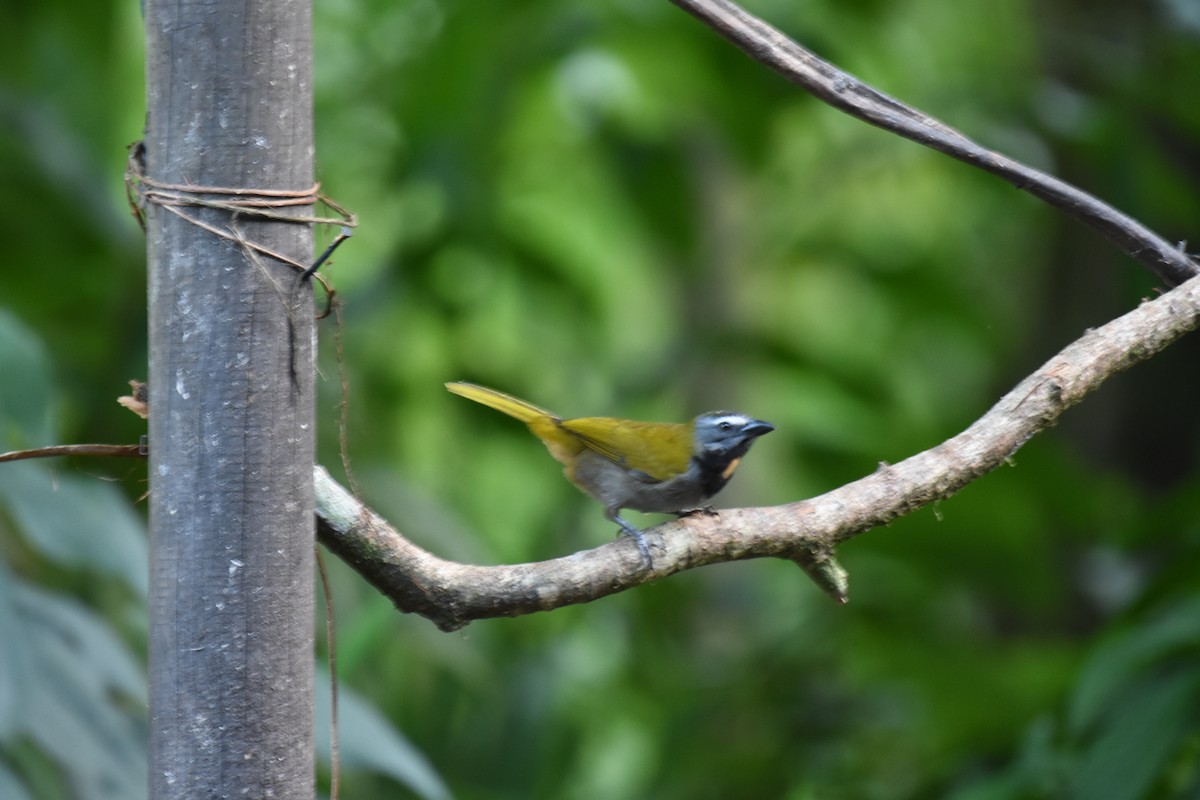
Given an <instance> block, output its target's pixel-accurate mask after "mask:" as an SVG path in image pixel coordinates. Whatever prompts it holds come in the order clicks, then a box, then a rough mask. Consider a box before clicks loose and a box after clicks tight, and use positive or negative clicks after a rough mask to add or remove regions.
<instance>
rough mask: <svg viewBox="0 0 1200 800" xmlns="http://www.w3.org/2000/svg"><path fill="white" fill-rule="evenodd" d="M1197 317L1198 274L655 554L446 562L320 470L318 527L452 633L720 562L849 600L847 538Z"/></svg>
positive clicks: (399, 597)
mask: <svg viewBox="0 0 1200 800" xmlns="http://www.w3.org/2000/svg"><path fill="white" fill-rule="evenodd" d="M1198 321H1200V278H1195V279H1193V280H1191V281H1188V282H1187V283H1185V284H1183V285H1182V286H1180V287H1179V288H1177V289H1174V290H1172V291H1170V292H1168V293H1166V294H1164V295H1162V296H1161V297H1159V298H1158V299H1156V300H1153V301H1148V302H1145V303H1143V304H1142V305H1141V306H1139V307H1138V308H1136V309H1134V310H1133V311H1130V312H1129V313H1128V314H1125V315H1124V316H1122V317H1118V318H1117V319H1115V320H1113V321H1112V322H1110V323H1108V324H1107V325H1105V326H1104V327H1102V328H1097V329H1095V330H1091V331H1088V332H1087V333H1086V334H1085V335H1084V336H1083V337H1082V338H1080V339H1079V340H1078V341H1076V342H1074V343H1073V344H1071V345H1070V346H1069V347H1067V348H1066V349H1064V350H1063V351H1062V352H1060V353H1059V354H1058V355H1056V356H1054V357H1053V358H1052V359H1050V360H1049V361H1047V362H1046V363H1045V364H1043V365H1042V367H1041V368H1040V369H1038V370H1037V371H1036V372H1035V373H1034V374H1032V375H1030V376H1029V377H1028V378H1026V379H1025V380H1024V381H1022V382H1021V383H1020V384H1018V385H1017V386H1016V388H1014V389H1013V390H1012V391H1011V392H1009V393H1008V394H1007V395H1005V396H1004V397H1003V398H1002V399H1001V400H1000V402H998V403H996V405H995V406H993V407H992V408H991V410H989V411H988V412H987V413H986V414H984V416H983V417H982V418H980V419H979V420H978V421H977V422H976V423H975V424H974V425H972V426H971V427H969V428H967V429H966V430H965V431H963V432H962V433H960V434H959V435H957V436H955V437H953V438H952V439H949V440H947V441H946V442H943V443H942V444H940V445H938V446H937V447H934V448H932V449H930V450H926V451H925V452H923V453H919V454H917V455H915V456H912V457H911V458H908V459H906V460H904V461H902V462H900V463H899V464H895V465H881V466H880V467H879V469H877V470H876V471H875V472H874V473H872V474H871V475H868V476H866V477H865V478H862V479H860V480H857V481H854V482H853V483H849V484H846V485H845V486H841V487H839V488H837V489H834V490H833V491H831V492H827V493H826V494H823V495H821V496H819V497H814V498H812V499H810V500H803V501H800V502H796V503H789V504H787V505H782V506H773V507H767V508H740V509H729V510H724V511H721V512H720V513H719V514H717V515H713V516H706V515H703V514H697V515H694V516H690V517H686V518H684V519H680V520H676V521H672V522H668V523H665V524H663V525H659V526H657V527H655V528H653V529H651V530H649V531H647V532H646V538H647V540H648V541H649V543H650V548H651V552H652V554H653V556H654V566H653V568H652V569H650V570H644V569H643V568H642V567H641V564H640V559H639V556H638V552H637V548H636V547H635V546H634V544H633V543H632V542H631V541H628V540H624V539H622V540H618V541H615V542H610V543H608V544H605V545H603V546H601V547H597V548H595V549H594V550H588V551H584V552H580V553H575V554H573V555H569V556H564V557H563V558H558V559H554V560H552V561H543V562H539V563H534V564H517V565H513V566H498V567H484V566H473V565H465V564H456V563H453V562H449V561H443V560H441V559H439V558H437V557H435V556H433V555H430V554H429V553H427V552H425V551H424V550H421V549H420V548H418V547H417V546H416V545H414V544H412V543H411V542H409V541H408V540H406V539H405V538H403V537H402V536H401V535H400V534H399V533H397V532H396V531H395V530H394V529H393V528H391V527H390V526H389V525H388V524H387V523H386V522H384V521H383V520H382V519H381V518H379V517H378V516H376V515H374V514H373V513H372V512H370V511H369V510H368V509H366V508H364V507H363V506H362V505H361V504H360V503H358V501H356V500H355V499H354V498H353V497H352V496H351V495H350V493H349V492H347V491H346V490H345V489H343V488H342V487H340V486H338V485H337V484H336V483H334V482H333V480H332V479H330V477H329V476H328V474H327V473H326V472H325V471H324V470H323V469H321V468H320V467H318V468H317V469H316V495H317V516H318V524H317V530H318V535H319V537H320V539H321V541H322V542H324V543H325V545H326V546H328V547H329V548H330V549H331V550H333V551H335V552H336V553H338V554H339V555H340V556H341V557H342V558H343V559H345V560H346V562H347V563H349V564H350V565H351V566H352V567H354V569H356V570H357V571H358V572H359V573H360V574H362V575H363V577H365V578H366V579H367V580H368V581H369V582H370V583H371V584H373V585H374V586H375V587H376V588H377V589H379V591H381V592H383V593H384V594H385V595H387V596H388V597H390V598H391V599H392V601H393V602H394V603H395V604H396V606H397V607H398V608H399V609H400V610H401V611H406V612H411V613H417V614H421V615H423V616H425V617H428V618H429V619H431V620H432V621H433V622H435V623H436V624H437V625H438V626H439V627H441V628H443V629H446V630H453V629H455V628H459V627H462V626H463V625H465V624H467V623H468V622H470V621H471V620H474V619H481V618H485V617H501V616H516V615H519V614H527V613H530V612H533V611H548V610H550V609H553V608H558V607H560V606H565V605H571V604H575V603H586V602H589V601H591V600H595V599H597V598H600V597H604V596H605V595H609V594H613V593H614V592H618V591H621V590H622V589H627V588H629V587H631V586H635V585H638V584H641V583H645V582H647V581H649V580H652V579H654V578H661V577H664V576H666V575H670V574H672V573H675V572H679V571H681V570H685V569H690V568H692V567H698V566H701V565H704V564H711V563H714V562H717V561H733V560H737V559H746V558H759V557H763V556H775V557H779V558H787V559H791V560H794V561H796V562H797V563H799V564H800V565H801V566H803V567H805V569H806V570H807V571H808V572H809V574H810V575H812V576H813V577H814V578H815V579H816V580H817V581H818V582H819V583H821V584H822V587H823V588H825V589H826V591H829V592H830V593H831V594H833V595H834V596H835V597H839V598H841V597H842V596H843V595H844V590H845V577H844V573H842V572H841V570H840V567H838V566H837V564H836V562H835V561H833V558H832V553H833V548H834V546H835V545H837V544H838V543H840V542H843V541H845V540H846V539H849V538H851V537H852V536H855V535H857V534H859V533H863V532H865V531H868V530H870V529H872V528H875V527H877V526H879V525H882V524H884V523H887V522H890V521H891V520H893V519H895V518H897V517H900V516H903V515H905V514H908V513H909V512H912V511H914V510H916V509H918V508H921V507H922V506H925V505H928V504H929V503H932V502H934V501H936V500H941V499H943V498H946V497H949V496H950V495H952V494H954V493H955V492H956V491H958V490H959V489H961V488H962V487H964V486H966V485H967V484H968V483H970V482H971V481H972V480H974V479H976V478H978V477H980V476H981V475H984V474H986V473H988V472H990V471H991V470H993V469H995V468H996V467H998V466H1000V465H1001V464H1003V463H1005V462H1006V461H1007V460H1008V459H1009V458H1010V457H1011V456H1012V454H1013V453H1015V452H1016V451H1017V450H1018V449H1019V448H1020V447H1021V445H1023V444H1024V443H1025V442H1026V441H1028V440H1029V439H1030V437H1032V436H1033V435H1034V434H1036V433H1038V432H1039V431H1041V430H1043V429H1045V428H1047V427H1049V426H1050V425H1052V424H1053V423H1054V422H1055V420H1057V419H1058V417H1059V415H1060V414H1062V412H1063V411H1065V410H1066V409H1067V408H1070V407H1071V406H1073V405H1075V404H1076V403H1078V402H1079V401H1080V400H1082V399H1083V397H1084V396H1085V395H1086V394H1087V393H1088V392H1090V391H1092V390H1093V389H1095V388H1096V387H1098V386H1099V385H1100V384H1101V383H1103V382H1104V381H1105V380H1106V379H1107V378H1109V377H1110V376H1112V375H1115V374H1116V373H1118V372H1121V371H1122V370H1125V369H1128V368H1129V367H1131V366H1133V365H1134V364H1137V363H1140V362H1142V361H1145V360H1146V359H1148V358H1150V357H1151V356H1152V355H1154V354H1155V353H1157V352H1158V351H1160V350H1162V349H1163V348H1164V347H1166V346H1167V345H1169V344H1171V343H1172V342H1174V341H1175V340H1176V339H1178V338H1179V337H1181V336H1183V334H1185V333H1187V332H1188V331H1191V330H1193V329H1194V328H1195V327H1196V325H1197V322H1198Z"/></svg>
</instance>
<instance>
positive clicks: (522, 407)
mask: <svg viewBox="0 0 1200 800" xmlns="http://www.w3.org/2000/svg"><path fill="white" fill-rule="evenodd" d="M446 388H447V389H449V390H450V391H451V392H454V394H457V395H461V396H462V397H465V398H467V399H468V400H474V401H475V402H476V403H482V404H483V405H485V406H491V407H492V408H494V409H496V410H497V411H502V412H504V413H505V414H508V415H509V416H510V417H516V418H517V419H519V420H521V422H524V423H526V424H528V423H529V422H532V421H533V420H535V419H543V418H546V417H549V418H551V419H557V415H555V414H552V413H550V412H549V411H547V410H546V409H544V408H540V407H538V406H535V405H534V404H533V403H528V402H526V401H524V400H521V399H519V398H516V397H513V396H512V395H511V394H505V393H504V392H498V391H496V390H495V389H489V388H488V387H486V386H479V385H478V384H475V383H461V382H456V383H447V384H446Z"/></svg>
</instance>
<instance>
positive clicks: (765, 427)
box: [742, 419, 775, 439]
mask: <svg viewBox="0 0 1200 800" xmlns="http://www.w3.org/2000/svg"><path fill="white" fill-rule="evenodd" d="M773 430H775V426H774V425H772V424H771V423H769V422H763V421H762V420H761V419H755V420H751V421H750V422H748V423H747V424H746V427H744V428H742V435H743V436H744V437H746V438H747V439H757V438H758V437H759V436H762V435H763V434H765V433H770V432H771V431H773Z"/></svg>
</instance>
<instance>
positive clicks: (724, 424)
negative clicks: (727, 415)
mask: <svg viewBox="0 0 1200 800" xmlns="http://www.w3.org/2000/svg"><path fill="white" fill-rule="evenodd" d="M717 427H718V428H720V429H721V430H723V431H731V430H733V423H732V422H729V421H725V422H722V423H720V424H719V425H717Z"/></svg>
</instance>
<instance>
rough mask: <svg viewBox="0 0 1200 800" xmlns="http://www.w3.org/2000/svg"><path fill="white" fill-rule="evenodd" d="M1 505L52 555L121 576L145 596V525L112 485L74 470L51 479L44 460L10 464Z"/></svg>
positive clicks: (27, 535)
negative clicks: (40, 462) (40, 463)
mask: <svg viewBox="0 0 1200 800" xmlns="http://www.w3.org/2000/svg"><path fill="white" fill-rule="evenodd" d="M0 504H3V505H6V506H7V507H8V509H9V512H10V513H11V514H12V516H13V518H14V519H15V520H16V522H17V524H18V525H19V526H20V528H21V532H22V533H23V534H24V536H25V538H26V540H27V541H29V543H30V544H32V545H33V546H34V547H36V548H37V549H38V550H39V551H40V552H41V553H42V554H43V555H45V556H46V557H47V558H50V559H51V560H53V561H55V562H57V563H59V564H62V565H64V566H68V567H85V568H89V569H95V570H99V571H101V572H106V573H109V574H112V575H116V576H118V577H120V578H121V579H122V580H124V581H125V583H126V584H127V585H129V586H130V587H132V588H133V589H134V590H136V591H137V592H138V594H139V595H140V596H142V597H145V595H146V591H147V582H148V580H149V578H148V575H147V570H146V564H147V563H148V561H147V559H148V552H147V546H146V538H145V533H144V528H143V526H142V523H141V520H139V519H138V517H137V516H136V515H135V514H134V512H133V510H132V509H131V508H130V506H129V502H128V500H126V498H125V497H124V496H123V495H122V494H121V493H120V491H119V490H118V489H117V488H116V487H115V486H113V485H112V484H108V483H104V482H102V481H100V480H99V479H97V478H88V477H80V476H76V475H69V474H67V475H62V474H60V475H57V476H54V477H52V476H51V475H50V474H48V473H47V471H46V469H45V467H44V466H42V465H39V464H33V463H17V464H5V465H4V480H3V481H2V482H0Z"/></svg>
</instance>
